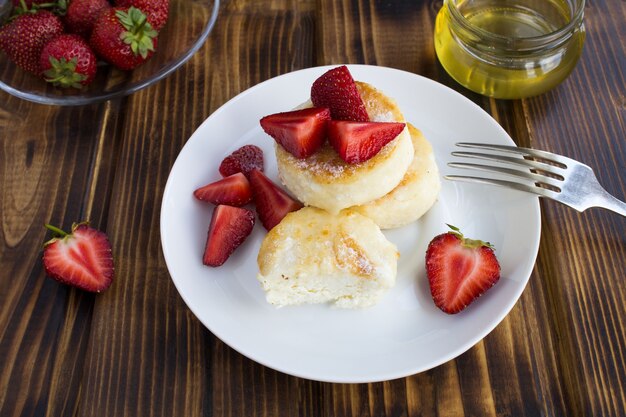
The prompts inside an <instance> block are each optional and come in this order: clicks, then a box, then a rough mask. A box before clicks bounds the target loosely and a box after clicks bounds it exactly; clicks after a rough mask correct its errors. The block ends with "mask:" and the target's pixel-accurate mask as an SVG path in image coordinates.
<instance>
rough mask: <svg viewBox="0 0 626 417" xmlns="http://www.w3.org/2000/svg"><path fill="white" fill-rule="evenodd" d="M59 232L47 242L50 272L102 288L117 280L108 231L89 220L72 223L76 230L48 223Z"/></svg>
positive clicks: (79, 284)
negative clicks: (68, 230) (66, 230)
mask: <svg viewBox="0 0 626 417" xmlns="http://www.w3.org/2000/svg"><path fill="white" fill-rule="evenodd" d="M46 227H47V228H48V229H49V230H51V231H53V232H54V233H55V235H56V237H54V238H53V239H51V240H49V241H48V242H46V243H45V246H44V251H43V265H44V268H45V270H46V274H48V276H50V277H51V278H53V279H55V280H57V281H59V282H61V283H63V284H67V285H71V286H73V287H76V288H80V289H81V290H85V291H90V292H101V291H104V290H106V289H107V288H109V286H110V285H111V283H112V282H113V272H114V267H113V255H112V253H111V243H110V242H109V239H108V238H107V235H106V234H104V233H103V232H101V231H99V230H96V229H93V228H91V227H89V226H88V225H87V223H79V224H74V225H72V233H69V234H68V233H66V232H64V231H63V230H60V229H58V228H56V227H54V226H50V225H46Z"/></svg>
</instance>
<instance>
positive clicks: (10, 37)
mask: <svg viewBox="0 0 626 417" xmlns="http://www.w3.org/2000/svg"><path fill="white" fill-rule="evenodd" d="M61 33H63V23H62V22H61V19H60V18H59V17H58V16H56V15H55V14H53V13H51V12H49V11H47V10H38V11H36V12H30V13H25V14H21V15H19V16H17V17H16V18H15V19H14V20H12V21H11V22H10V23H8V24H6V25H4V26H3V27H2V28H0V50H2V51H4V52H5V53H6V54H7V57H8V58H9V59H10V60H11V61H12V62H14V63H15V64H16V65H17V66H18V67H20V68H22V69H23V70H25V71H28V72H30V73H32V74H35V75H39V74H40V71H39V69H40V67H39V61H40V57H41V50H42V49H43V47H44V45H45V44H46V43H48V42H49V41H50V40H51V39H53V38H55V37H57V36H58V35H60V34H61Z"/></svg>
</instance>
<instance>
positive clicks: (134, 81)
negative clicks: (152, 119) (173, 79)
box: [0, 0, 219, 106]
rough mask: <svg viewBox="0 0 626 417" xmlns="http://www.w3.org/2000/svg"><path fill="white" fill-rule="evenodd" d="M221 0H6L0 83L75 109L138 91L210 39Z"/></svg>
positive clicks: (0, 30)
mask: <svg viewBox="0 0 626 417" xmlns="http://www.w3.org/2000/svg"><path fill="white" fill-rule="evenodd" d="M218 9H219V0H204V1H194V0H8V2H5V4H4V5H3V6H2V7H0V23H1V26H0V88H1V89H2V90H4V91H5V92H7V93H9V94H11V95H14V96H16V97H19V98H22V99H25V100H29V101H33V102H36V103H41V104H51V105H62V106H76V105H84V104H91V103H97V102H101V101H105V100H110V99H113V98H117V97H122V96H125V95H128V94H132V93H134V92H136V91H139V90H141V89H142V88H145V87H148V86H150V85H152V84H154V83H155V82H157V81H159V80H161V79H163V78H165V77H166V76H168V75H169V74H171V73H172V72H174V71H175V70H176V69H177V68H179V67H180V66H181V65H182V64H184V63H185V62H187V60H189V59H190V58H191V56H192V55H193V54H194V53H195V52H196V51H197V50H198V49H200V47H201V46H202V45H203V44H204V42H205V40H206V39H207V37H208V36H209V33H210V32H211V30H212V29H213V26H214V25H215V21H216V19H217V13H218Z"/></svg>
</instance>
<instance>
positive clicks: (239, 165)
mask: <svg viewBox="0 0 626 417" xmlns="http://www.w3.org/2000/svg"><path fill="white" fill-rule="evenodd" d="M253 169H258V170H259V171H263V151H262V150H261V148H259V147H258V146H255V145H245V146H242V147H241V148H239V149H237V150H236V151H234V152H233V153H232V154H230V155H229V156H227V157H226V158H224V160H223V161H222V163H221V164H220V167H219V171H220V174H222V176H224V177H228V176H230V175H233V174H236V173H238V172H241V173H243V174H244V175H245V176H246V177H249V173H250V171H252V170H253Z"/></svg>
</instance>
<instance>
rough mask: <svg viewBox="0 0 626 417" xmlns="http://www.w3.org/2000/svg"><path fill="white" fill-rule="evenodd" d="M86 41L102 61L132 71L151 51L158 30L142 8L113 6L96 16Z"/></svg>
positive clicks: (147, 57)
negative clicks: (153, 26) (153, 27)
mask: <svg viewBox="0 0 626 417" xmlns="http://www.w3.org/2000/svg"><path fill="white" fill-rule="evenodd" d="M89 44H90V45H91V47H92V48H93V49H94V51H95V52H96V54H98V55H99V56H100V57H101V58H102V59H104V60H105V61H107V62H109V63H110V64H113V65H115V66H116V67H117V68H119V69H121V70H132V69H133V68H136V67H138V66H139V65H141V64H143V63H144V62H146V60H148V59H149V58H150V57H151V56H152V54H154V51H155V49H156V45H157V32H156V31H155V30H154V29H152V26H151V25H150V23H149V22H148V20H147V18H146V15H145V14H144V13H143V12H141V10H139V9H137V8H135V7H128V8H125V7H113V8H110V9H106V10H104V11H103V12H102V13H100V14H99V15H98V18H97V19H96V23H95V24H94V27H93V30H92V32H91V38H90V40H89Z"/></svg>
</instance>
